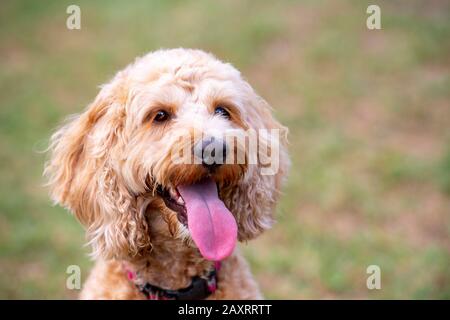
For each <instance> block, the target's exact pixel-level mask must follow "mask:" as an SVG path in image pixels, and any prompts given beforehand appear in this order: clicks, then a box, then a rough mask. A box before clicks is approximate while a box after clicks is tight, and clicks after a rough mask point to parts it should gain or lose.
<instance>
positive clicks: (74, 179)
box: [44, 84, 150, 258]
mask: <svg viewBox="0 0 450 320" xmlns="http://www.w3.org/2000/svg"><path fill="white" fill-rule="evenodd" d="M117 90H118V89H117V88H115V87H113V86H112V85H111V84H110V85H106V86H104V87H103V88H102V90H101V91H100V93H99V94H98V96H97V98H96V99H95V100H94V102H93V103H92V104H91V105H89V106H88V108H87V109H86V110H85V112H84V113H82V114H81V115H78V116H76V117H72V118H71V119H69V121H68V122H67V123H66V124H65V125H64V126H63V127H61V128H60V129H59V130H58V131H57V132H56V133H55V134H54V135H53V136H52V138H51V141H50V146H49V150H50V153H51V155H50V159H49V161H48V162H47V164H46V168H45V171H44V174H45V176H46V177H47V179H48V186H49V187H50V194H51V197H52V199H53V200H54V201H55V203H58V204H60V205H62V206H64V207H66V208H68V209H69V210H70V211H71V212H73V213H74V215H75V216H76V217H77V218H78V220H79V221H80V222H81V223H82V224H83V225H84V226H85V227H86V229H87V236H88V239H89V242H90V244H91V245H92V248H93V254H94V255H95V256H103V257H105V258H111V257H117V256H129V255H136V254H138V253H139V252H142V250H144V249H145V248H148V247H149V246H150V239H149V235H148V230H147V221H146V219H145V203H146V201H145V199H143V198H141V197H140V196H137V195H134V194H132V192H130V191H129V190H128V189H127V188H126V185H125V184H124V182H123V179H122V177H121V176H120V174H119V173H118V172H119V171H120V170H118V168H117V165H116V162H115V161H114V160H115V158H117V155H120V150H121V148H123V147H124V144H125V143H126V142H125V140H126V139H125V138H124V136H123V135H124V134H123V127H124V122H125V111H124V105H123V101H121V97H120V96H119V97H118V95H117Z"/></svg>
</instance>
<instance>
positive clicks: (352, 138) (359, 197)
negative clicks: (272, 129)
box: [0, 0, 450, 299]
mask: <svg viewBox="0 0 450 320" xmlns="http://www.w3.org/2000/svg"><path fill="white" fill-rule="evenodd" d="M69 4H72V2H71V1H39V2H37V1H36V2H31V1H2V3H1V4H0V99H1V106H0V177H1V180H0V298H14V299H15V298H74V297H76V292H73V291H68V290H66V289H65V277H66V274H65V270H66V268H67V266H68V265H71V264H77V265H80V266H81V267H82V270H83V271H84V273H83V276H84V277H85V276H86V275H87V272H88V270H89V266H90V265H91V262H90V261H89V259H88V257H87V253H88V251H89V250H88V248H85V247H83V243H84V235H83V230H82V228H81V227H80V226H79V225H78V223H77V222H76V221H75V219H74V218H73V217H71V216H70V214H68V213H67V212H66V211H65V210H63V209H61V208H59V207H52V206H51V203H50V201H49V200H48V196H47V190H46V189H45V188H44V187H43V186H42V184H43V179H42V177H41V173H42V168H43V163H44V160H45V156H44V155H42V154H40V153H39V152H37V151H38V150H42V149H44V148H45V145H46V142H47V140H48V138H49V136H50V134H51V132H52V131H53V129H54V128H55V127H56V126H57V125H58V124H59V123H60V121H61V120H62V119H63V118H64V117H65V116H67V115H68V114H70V113H75V112H79V111H80V110H82V108H84V106H85V105H87V104H88V103H89V101H90V100H91V99H93V98H94V96H95V94H96V92H97V87H98V85H99V84H101V83H104V82H106V81H107V79H109V78H111V77H112V76H113V75H114V73H115V72H116V71H118V70H119V69H121V68H122V67H123V66H125V65H126V64H128V63H129V62H131V61H132V60H133V59H134V58H135V57H136V56H138V55H142V54H144V53H146V52H148V51H151V50H155V49H158V48H161V47H164V48H170V47H194V48H201V49H204V50H207V51H211V52H213V53H215V54H216V55H217V56H218V57H219V58H222V59H224V60H226V61H229V62H231V63H233V64H234V65H235V66H237V67H238V68H239V69H240V70H241V71H242V72H243V74H244V75H245V76H246V77H247V78H248V80H249V81H250V83H251V84H252V85H253V86H254V87H255V88H256V89H257V91H259V92H260V93H262V95H263V96H264V97H265V98H266V99H267V100H268V101H269V102H270V103H271V104H272V105H273V107H274V108H275V112H276V115H277V117H278V118H279V119H280V120H281V121H282V122H283V123H284V124H286V125H287V126H288V127H289V128H290V153H291V156H292V162H293V164H292V171H291V173H290V177H289V181H288V184H287V187H286V188H285V192H284V196H283V199H282V201H281V203H280V205H279V208H278V215H277V217H278V223H277V225H276V226H275V227H274V228H273V229H272V230H271V231H269V232H267V233H266V234H264V235H263V236H262V237H260V238H259V239H257V240H255V241H252V242H250V243H249V244H248V245H247V244H246V245H243V246H242V247H243V251H244V253H245V255H246V256H247V257H248V259H249V261H250V263H251V266H252V269H253V271H254V273H255V275H256V277H257V278H258V281H259V283H260V284H261V287H262V289H263V291H264V293H265V295H266V297H268V298H289V299H295V298H375V299H379V298H445V299H449V298H450V239H449V238H450V237H449V234H450V215H449V214H450V130H449V126H450V90H449V88H450V86H449V85H450V78H449V69H450V59H449V57H450V41H449V39H450V10H449V9H450V8H449V4H448V3H446V2H445V1H427V2H426V1H395V2H391V1H378V4H379V5H380V6H381V10H382V28H383V29H382V30H379V31H369V30H367V29H366V27H365V19H366V17H367V15H366V13H365V9H366V8H367V5H368V4H369V3H368V2H367V1H333V2H331V1H303V2H297V1H288V0H285V1H277V2H269V1H267V2H266V1H225V0H222V1H214V2H213V1H133V3H132V4H131V3H127V2H119V1H116V2H106V1H95V2H93V1H77V4H78V5H79V6H80V7H81V12H82V29H81V30H80V31H70V30H67V29H66V27H65V20H66V18H67V14H66V13H65V11H66V7H67V6H68V5H69ZM371 264H377V265H379V266H380V267H381V270H382V289H381V290H374V291H369V290H367V288H366V287H365V283H366V277H367V275H366V273H365V271H366V268H367V266H368V265H371Z"/></svg>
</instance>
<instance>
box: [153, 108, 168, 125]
mask: <svg viewBox="0 0 450 320" xmlns="http://www.w3.org/2000/svg"><path fill="white" fill-rule="evenodd" d="M169 118H170V114H169V113H168V112H167V111H164V110H160V111H158V112H157V113H156V115H155V117H154V118H153V121H154V122H164V121H167V120H169Z"/></svg>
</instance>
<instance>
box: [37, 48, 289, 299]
mask: <svg viewBox="0 0 450 320" xmlns="http://www.w3.org/2000/svg"><path fill="white" fill-rule="evenodd" d="M218 103H220V104H224V105H226V106H227V108H228V110H229V111H230V114H231V117H230V119H229V120H225V119H219V118H218V117H212V116H211V112H212V111H211V110H212V108H214V106H215V105H217V104H218ZM161 108H165V109H168V110H170V111H171V112H172V113H175V114H177V119H176V121H173V122H171V123H169V124H158V125H156V124H154V123H152V119H153V118H154V116H155V112H157V111H158V110H159V109H161ZM194 113H195V114H197V117H193V116H192V115H193V114H194ZM198 115H201V117H200V118H199V117H198ZM198 119H200V120H198ZM247 128H251V129H254V130H258V129H280V130H281V131H282V134H281V136H280V139H281V141H280V145H281V149H280V157H279V158H280V159H279V161H280V166H279V170H278V172H277V173H276V174H275V175H262V174H261V172H260V170H259V167H260V165H258V164H256V165H250V164H248V165H247V164H246V165H233V164H226V165H223V166H222V168H221V169H220V172H219V173H218V174H217V175H216V176H215V180H216V181H217V183H218V185H219V195H220V198H221V199H222V200H223V201H224V203H225V205H226V206H227V207H228V209H229V210H230V211H231V212H232V213H233V215H234V217H235V219H236V221H237V224H238V239H239V240H240V241H245V240H249V239H252V238H254V237H256V236H257V235H258V234H260V233H261V232H262V231H263V230H265V229H267V228H269V227H270V226H271V224H272V222H273V211H274V206H275V203H276V201H277V198H278V196H279V193H280V187H281V183H282V181H283V178H284V177H285V176H286V172H287V169H288V157H287V152H286V133H287V130H286V128H284V127H283V126H281V125H280V124H279V123H278V122H277V121H276V120H275V119H274V118H273V117H272V114H271V110H270V107H269V106H268V104H267V103H266V102H265V101H264V100H263V99H262V98H261V97H259V96H258V95H257V94H256V93H255V92H254V90H253V89H252V88H251V86H250V85H249V84H248V83H247V82H246V81H245V80H243V79H242V77H241V75H240V73H239V72H238V71H237V70H236V69H235V68H233V67H232V66H231V65H229V64H225V63H223V62H220V61H219V60H217V59H216V58H214V57H213V56H212V55H210V54H207V53H205V52H203V51H200V50H190V49H172V50H159V51H156V52H153V53H150V54H148V55H146V56H144V57H142V58H139V59H137V60H136V61H135V62H134V63H133V64H131V65H129V66H128V67H126V68H125V69H124V70H122V71H120V72H119V73H118V74H117V75H116V76H115V77H114V78H113V79H112V80H111V81H110V82H109V83H107V84H106V85H103V86H102V88H101V90H100V92H99V94H98V96H97V97H96V98H95V100H94V102H93V103H92V104H90V105H89V106H88V107H87V109H86V110H85V111H84V112H83V113H81V114H80V115H77V116H74V117H72V118H70V119H69V120H68V122H67V123H66V124H65V125H64V126H62V127H61V128H60V129H59V130H58V131H57V132H56V133H55V134H54V135H53V136H52V138H51V144H50V151H51V157H50V160H49V162H48V163H47V165H46V168H45V175H46V176H47V178H48V185H49V186H50V190H51V196H52V198H53V200H54V201H55V202H56V203H59V204H61V205H63V206H65V207H66V208H68V209H69V210H70V211H71V212H73V213H74V215H75V216H76V217H77V218H78V220H79V221H80V222H81V223H82V224H83V225H84V226H85V228H86V232H87V237H88V240H89V243H90V245H91V246H92V249H93V251H92V255H93V257H94V258H95V259H96V261H97V263H96V265H95V267H94V268H93V270H92V272H91V274H90V277H89V279H88V280H87V281H86V283H85V285H84V288H83V291H82V294H81V297H82V298H88V299H141V298H143V295H141V294H140V293H139V291H138V290H137V289H136V288H135V286H134V285H133V284H132V283H131V282H130V281H129V280H128V279H127V277H126V274H125V272H124V270H123V261H126V263H127V264H129V265H132V266H133V269H135V270H139V271H140V274H141V275H142V276H143V279H145V280H146V281H148V282H150V283H152V284H154V285H158V286H161V287H164V288H167V289H178V288H183V287H186V286H187V285H188V284H189V283H190V279H191V277H193V276H195V275H204V274H206V273H207V272H208V270H210V269H211V268H212V262H209V261H207V260H205V259H203V258H202V256H201V255H200V253H199V252H198V250H197V249H196V247H195V245H194V244H193V241H192V240H191V238H190V236H189V232H188V231H187V229H186V228H185V227H184V226H183V225H182V224H180V223H179V221H178V219H177V216H176V214H175V213H174V212H173V211H171V210H170V209H168V208H167V207H166V206H165V205H164V202H163V201H162V200H161V198H160V197H158V196H156V195H155V186H156V184H161V185H165V186H166V185H170V186H176V185H178V184H180V183H193V182H195V181H197V180H199V179H201V177H202V176H204V175H205V174H206V173H205V172H204V170H205V169H204V168H203V167H202V166H201V165H195V164H191V165H189V164H174V163H173V162H172V161H170V157H169V155H170V153H171V152H173V150H177V149H179V148H182V147H183V144H185V143H186V141H183V139H180V136H181V137H183V136H184V135H183V134H182V132H183V131H182V130H188V131H193V130H197V131H200V132H206V131H208V132H212V131H218V130H219V131H220V130H226V129H237V130H245V129H247ZM177 133H180V134H179V135H177ZM189 139H190V138H189ZM222 266H223V267H222V269H221V270H220V272H219V274H218V279H219V283H218V290H217V291H216V292H215V293H214V294H213V295H211V296H210V298H212V299H222V298H223V299H225V298H228V299H251V298H260V297H261V294H260V292H259V291H258V288H257V285H256V283H255V281H254V280H253V278H252V277H251V275H250V271H249V268H248V266H247V264H246V262H245V261H244V259H243V258H242V257H241V255H240V254H239V252H238V250H235V252H234V253H233V254H232V255H231V256H230V257H228V258H227V259H225V260H224V261H223V262H222Z"/></svg>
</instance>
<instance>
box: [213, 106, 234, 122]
mask: <svg viewBox="0 0 450 320" xmlns="http://www.w3.org/2000/svg"><path fill="white" fill-rule="evenodd" d="M214 114H217V115H219V116H222V117H224V118H227V119H230V113H229V112H228V111H227V109H225V108H224V107H220V106H219V107H216V109H215V110H214Z"/></svg>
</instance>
